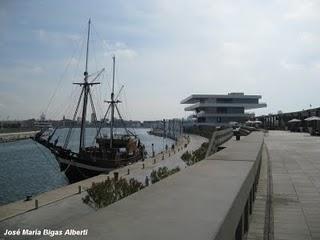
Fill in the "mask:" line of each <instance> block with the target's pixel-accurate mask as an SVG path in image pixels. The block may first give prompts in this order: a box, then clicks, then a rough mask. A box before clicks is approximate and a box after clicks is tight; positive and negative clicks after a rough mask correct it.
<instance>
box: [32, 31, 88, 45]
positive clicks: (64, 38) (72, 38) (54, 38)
mask: <svg viewBox="0 0 320 240" xmlns="http://www.w3.org/2000/svg"><path fill="white" fill-rule="evenodd" d="M33 32H34V34H35V36H36V38H37V39H38V40H39V41H41V42H43V43H45V44H55V45H61V44H70V43H74V42H77V41H80V40H81V39H82V38H81V36H80V35H77V34H70V33H63V32H51V31H47V30H44V29H37V30H34V31H33Z"/></svg>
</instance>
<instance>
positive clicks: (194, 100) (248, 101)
mask: <svg viewBox="0 0 320 240" xmlns="http://www.w3.org/2000/svg"><path fill="white" fill-rule="evenodd" d="M260 98H261V96H260V95H244V93H229V94H227V95H214V94H192V95H191V96H189V97H187V98H186V99H184V100H182V101H181V104H191V106H188V107H186V108H185V109H184V110H185V111H193V112H194V115H192V118H193V120H194V121H193V123H194V124H195V125H209V126H221V125H226V124H229V123H230V122H239V123H244V122H245V121H247V120H248V119H250V118H253V117H254V114H252V113H247V112H246V110H251V109H256V108H263V107H266V106H267V104H266V103H259V99H260Z"/></svg>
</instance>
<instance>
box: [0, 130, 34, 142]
mask: <svg viewBox="0 0 320 240" xmlns="http://www.w3.org/2000/svg"><path fill="white" fill-rule="evenodd" d="M38 132H39V131H30V132H13V133H0V143H4V142H13V141H17V140H23V139H28V138H31V137H34V136H35V135H36V134H37V133H38Z"/></svg>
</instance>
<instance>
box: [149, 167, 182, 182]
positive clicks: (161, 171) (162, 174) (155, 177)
mask: <svg viewBox="0 0 320 240" xmlns="http://www.w3.org/2000/svg"><path fill="white" fill-rule="evenodd" d="M179 171H180V168H179V167H176V168H173V169H171V170H168V168H167V167H160V168H158V170H153V171H152V172H151V175H150V178H151V183H152V184H153V183H156V182H158V181H160V180H161V179H163V178H166V177H168V176H170V175H172V174H174V173H176V172H179Z"/></svg>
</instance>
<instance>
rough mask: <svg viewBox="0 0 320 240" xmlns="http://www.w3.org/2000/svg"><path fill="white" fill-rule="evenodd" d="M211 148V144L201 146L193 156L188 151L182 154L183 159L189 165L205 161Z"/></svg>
mask: <svg viewBox="0 0 320 240" xmlns="http://www.w3.org/2000/svg"><path fill="white" fill-rule="evenodd" d="M208 147H209V143H207V142H205V143H202V144H201V147H200V148H198V149H197V150H196V151H194V152H193V153H192V154H191V153H189V152H188V151H186V152H185V153H183V154H182V156H181V159H182V160H183V161H184V162H185V163H186V164H187V165H188V166H190V165H193V164H195V163H196V162H199V161H201V160H203V159H204V158H205V157H206V153H207V150H208Z"/></svg>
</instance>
